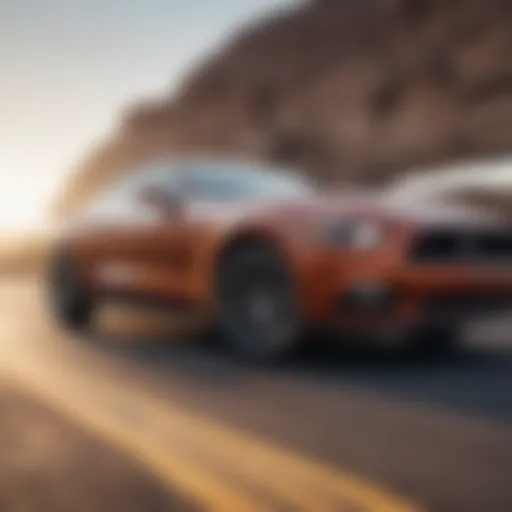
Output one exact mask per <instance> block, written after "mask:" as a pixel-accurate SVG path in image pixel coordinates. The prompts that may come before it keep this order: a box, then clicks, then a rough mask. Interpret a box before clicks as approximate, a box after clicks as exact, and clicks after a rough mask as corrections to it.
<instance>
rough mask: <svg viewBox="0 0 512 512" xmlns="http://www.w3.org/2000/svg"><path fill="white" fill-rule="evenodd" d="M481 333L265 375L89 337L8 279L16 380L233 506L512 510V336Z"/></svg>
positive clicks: (5, 314) (2, 349) (104, 336)
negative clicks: (448, 347) (455, 354)
mask: <svg viewBox="0 0 512 512" xmlns="http://www.w3.org/2000/svg"><path fill="white" fill-rule="evenodd" d="M119 331H120V332H119ZM126 331H127V332H129V333H130V336H127V335H126ZM134 333H135V334H134ZM164 334H165V336H164ZM471 334H472V335H473V337H472V339H470V342H468V349H467V354H466V355H465V356H464V357H460V358H456V359H451V360H445V361H418V360H414V359H411V358H406V357H399V356H397V355H382V354H380V355H379V354H373V355H369V354H356V353H353V352H352V353H343V352H340V353H338V352H333V351H331V350H328V349H317V350H311V351H309V352H308V353H305V354H303V355H302V356H301V357H300V358H298V359H297V360H296V361H293V362H291V363H289V364H287V365H286V366H284V367H279V368H271V369H269V368H267V369H261V368H260V369H255V368H248V367H246V366H243V365H241V364H239V363H237V362H235V361H234V360H232V359H231V358H230V357H229V356H228V355H227V354H226V353H225V352H224V351H223V350H222V349H221V348H218V347H216V346H215V345H214V344H208V343H206V342H204V343H191V342H190V341H186V340H178V339H177V338H179V336H178V335H176V339H175V340H174V341H164V340H163V338H169V336H168V332H166V331H165V330H162V329H159V332H158V333H157V334H150V333H148V332H146V331H144V330H140V329H139V330H138V331H137V330H136V329H134V328H133V326H132V325H129V326H127V325H125V326H124V328H123V327H122V326H121V328H120V329H118V330H117V331H116V330H115V329H113V328H112V327H110V328H109V327H108V326H106V327H105V326H104V327H103V329H100V331H99V332H97V333H96V334H95V335H94V336H92V337H90V338H86V339H77V338H74V337H71V336H69V335H68V334H65V333H63V332H62V331H60V330H59V329H58V328H57V327H56V326H54V325H53V324H52V322H51V320H50V319H49V316H48V313H47V311H46V310H45V304H44V300H42V299H41V296H40V290H39V289H38V287H37V285H36V284H35V283H31V282H24V283H19V282H12V281H11V282H8V281H6V282H4V283H3V284H1V285H0V373H2V372H3V373H5V374H6V375H7V374H8V375H10V376H11V377H12V378H13V379H16V380H17V382H19V383H20V384H21V383H26V384H27V385H28V387H30V386H32V389H33V391H34V392H36V393H40V396H41V398H43V399H45V400H47V401H49V402H52V399H53V401H54V402H55V403H54V405H55V406H56V407H59V404H60V406H62V407H63V408H64V409H65V408H66V407H67V409H68V413H71V415H73V416H75V417H76V419H77V421H78V422H80V423H81V424H83V425H84V426H87V424H88V423H91V424H95V425H96V426H100V427H101V428H96V431H97V432H98V435H100V430H101V432H103V433H104V434H105V436H107V437H108V436H109V435H110V438H111V439H112V441H113V442H117V444H123V443H122V442H121V443H119V442H118V440H119V439H124V445H123V447H124V448H125V449H126V450H127V451H132V452H133V455H134V457H136V458H138V459H139V460H141V461H142V462H146V463H148V462H150V463H152V469H153V470H154V471H155V472H156V473H159V476H162V474H165V475H167V476H168V477H169V482H170V483H172V485H174V484H176V485H177V488H178V489H180V490H182V489H183V488H184V489H185V491H188V492H189V494H191V495H193V494H195V495H196V498H198V501H199V502H201V501H204V500H202V497H203V498H204V497H205V496H206V497H207V498H208V499H207V500H206V501H207V502H208V503H209V504H216V505H217V507H211V508H217V509H218V510H221V509H224V510H241V508H240V507H239V506H238V505H240V504H241V503H244V500H247V496H252V498H251V500H253V503H255V502H257V501H258V500H260V499H261V500H263V498H262V492H263V491H262V489H268V490H271V491H272V492H271V493H270V494H271V495H272V500H273V501H270V498H269V497H268V496H266V497H265V500H266V501H265V503H266V506H264V507H263V508H259V509H260V510H265V509H266V510H273V509H275V510H294V509H299V510H347V511H349V510H350V511H355V510H397V511H398V510H399V507H403V508H402V509H403V510H414V509H425V510H433V511H450V512H451V511H453V512H458V511H465V512H469V511H478V512H480V511H485V512H508V511H510V510H512V333H511V332H510V331H509V332H507V330H506V328H505V327H500V328H498V329H496V330H494V331H492V330H488V331H487V332H486V331H485V330H484V331H482V332H481V333H479V334H476V333H474V332H472V333H471ZM509 340H510V343H509ZM4 370H5V371H4ZM52 386H53V387H52ZM46 388H48V393H46V392H45V390H46ZM52 393H53V394H52ZM59 400H60V402H59ZM57 402H59V403H57ZM150 404H152V405H154V407H152V408H150ZM100 409H101V410H100ZM164 426H165V428H168V429H169V430H165V431H164V430H163V429H164ZM102 429H103V430H102ZM116 429H117V430H116ZM123 429H124V430H123ZM158 429H160V430H158ZM159 439H162V440H163V439H165V442H166V443H169V442H170V441H172V440H175V443H174V444H172V443H171V444H166V445H164V444H158V442H160V441H159ZM161 442H162V443H163V442H164V441H161ZM144 443H145V444H144ZM162 447H163V448H162ZM167 449H169V450H170V451H171V452H172V455H169V456H167V455H166V453H164V452H165V450H167ZM151 450H153V451H151ZM144 454H146V455H147V454H150V455H151V454H152V455H151V456H149V455H148V456H146V457H144V456H143V455H144ZM158 454H161V457H160V458H159V457H158ZM207 455H208V456H207ZM260 459H261V460H260ZM256 466H257V467H256ZM224 476H226V479H224ZM225 481H228V482H229V485H227V484H226V485H224V482H225ZM306 485H310V486H311V492H310V493H308V492H306V490H307V489H306V488H305V486H306ZM219 486H220V487H221V488H222V491H219V492H217V490H218V488H219ZM328 495H329V499H330V501H329V502H328V503H329V504H328V505H326V503H327V501H325V500H326V499H327V498H326V497H327V496H328ZM311 496H317V498H318V499H319V500H321V499H324V501H323V502H322V503H323V505H320V503H321V501H318V503H319V505H318V506H315V504H314V503H315V502H314V501H301V499H304V500H309V499H310V498H311ZM285 497H286V500H285ZM402 499H403V500H404V501H403V502H402V501H400V500H402ZM219 500H220V501H219ZM222 500H224V501H222ZM290 501H291V502H293V504H295V505H297V504H298V505H299V506H298V508H293V507H291V508H288V505H289V502H290ZM262 502H263V501H262ZM208 503H206V504H207V505H208ZM219 503H231V506H230V507H228V506H227V505H226V506H224V507H219V506H218V504H219ZM300 505H304V506H300ZM249 508H250V507H249ZM256 509H257V508H256Z"/></svg>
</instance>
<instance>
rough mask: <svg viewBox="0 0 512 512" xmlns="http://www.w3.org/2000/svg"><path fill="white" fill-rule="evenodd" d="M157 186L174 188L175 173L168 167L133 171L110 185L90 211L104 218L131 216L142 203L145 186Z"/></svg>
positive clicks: (137, 211)
mask: <svg viewBox="0 0 512 512" xmlns="http://www.w3.org/2000/svg"><path fill="white" fill-rule="evenodd" d="M150 186H156V187H159V188H160V187H162V188H167V189H169V190H172V189H173V188H174V187H177V179H176V176H175V173H174V172H173V171H172V170H171V169H170V167H168V168H159V169H156V170H147V171H139V172H136V173H132V174H131V175H129V176H127V177H125V178H124V179H122V180H121V181H118V182H117V183H115V184H114V185H112V186H111V187H109V188H108V189H107V190H106V191H105V192H104V193H103V194H101V196H100V197H99V198H98V199H97V200H95V201H94V202H93V203H92V205H91V207H90V208H89V212H90V213H92V214H93V215H99V216H101V217H102V218H103V217H105V218H115V219H118V218H130V217H132V216H136V215H137V214H138V213H139V211H140V209H141V205H140V204H139V201H138V198H139V194H140V192H141V191H142V190H143V189H144V188H145V187H150Z"/></svg>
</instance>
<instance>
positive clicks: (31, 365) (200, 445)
mask: <svg viewBox="0 0 512 512" xmlns="http://www.w3.org/2000/svg"><path fill="white" fill-rule="evenodd" d="M14 352H15V351H12V353H11V354H10V357H9V358H8V359H9V361H3V362H2V366H4V367H6V372H7V373H8V374H9V375H11V377H12V378H15V379H16V380H17V381H18V382H20V383H21V384H22V385H24V386H26V387H29V388H30V389H31V391H32V392H34V393H36V394H37V395H39V396H40V397H42V398H43V399H44V400H46V401H47V402H49V403H50V404H53V406H54V407H55V408H58V409H59V410H61V411H63V412H65V413H66V414H67V415H68V416H69V417H70V418H72V419H74V420H75V421H77V422H79V423H80V424H81V425H84V426H85V427H87V428H89V429H90V430H91V431H93V432H94V433H96V434H97V435H99V436H101V437H103V438H105V439H107V440H108V441H109V442H110V443H112V444H115V445H117V446H119V447H121V448H123V449H124V450H126V451H128V452H130V453H131V454H132V455H133V456H134V457H136V458H137V459H138V460H139V461H141V462H143V463H144V464H146V465H147V466H148V467H150V468H151V469H152V470H153V471H154V472H155V473H156V474H157V475H158V476H159V477H160V478H162V479H163V481H165V483H167V484H168V485H170V486H172V487H174V488H177V489H178V490H181V491H182V492H184V493H185V494H187V495H188V496H190V497H191V498H193V499H194V500H195V501H197V502H199V503H202V504H203V505H205V506H206V507H207V509H208V510H215V511H216V510H219V511H222V512H223V511H228V512H229V511H234V512H238V511H240V512H245V511H247V512H252V511H253V510H255V511H260V510H261V511H265V510H272V507H271V505H270V504H271V503H272V502H274V503H275V502H276V501H277V502H279V503H283V504H287V505H289V506H292V507H293V510H314V511H319V512H321V511H331V510H332V511H335V510H336V511H340V510H341V511H343V510H361V511H372V512H373V511H375V512H406V511H407V512H409V511H411V512H412V511H416V510H419V507H418V506H417V505H415V504H412V503H410V502H409V501H407V500H404V499H401V498H399V497H396V496H393V495H392V494H391V493H389V492H388V491H387V490H384V489H381V488H379V487H377V486H375V485H373V484H371V483H369V482H366V481H363V480H362V479H360V478H357V477H355V476H353V475H351V474H349V473H346V472H345V471H340V470H338V469H336V468H333V467H329V466H327V465H325V464H323V463H321V462H318V461H314V460H311V459H310V458H307V457H304V456H301V455H298V454H296V453H294V452H292V451H290V450H286V449H285V448H283V447H281V446H278V445H275V444H272V443H270V442H267V441H263V440H262V439H260V438H259V437H257V436H255V435H251V434H248V433H246V432H241V431H239V430H236V429H234V428H231V427H227V426H225V425H221V424H219V423H217V422H215V421H212V420H211V419H209V418H205V417H203V416H202V415H197V414H195V413H191V412H189V411H184V410H182V409H180V408H179V407H178V406H175V405H174V404H169V403H167V402H164V401H159V400H157V399H156V398H153V397H151V396H150V395H149V394H147V393H143V392H141V391H140V390H138V389H137V388H135V386H133V385H130V383H121V382H118V381H115V382H114V381H111V380H109V379H106V378H103V379H101V378H99V377H98V376H96V375H94V376H92V375H89V376H87V374H86V373H83V374H82V373H81V372H77V371H76V368H67V367H66V366H65V365H62V364H58V361H56V360H55V359H54V358H52V357H51V354H49V355H48V354H47V355H43V353H41V354H37V355H34V354H27V353H26V352H23V351H20V353H19V354H15V353H14ZM134 388H135V389H134Z"/></svg>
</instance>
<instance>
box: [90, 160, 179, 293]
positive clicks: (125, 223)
mask: <svg viewBox="0 0 512 512" xmlns="http://www.w3.org/2000/svg"><path fill="white" fill-rule="evenodd" d="M161 181H162V172H161V170H157V171H155V170H148V169H145V170H142V171H139V172H137V173H132V174H130V176H128V177H127V178H124V179H122V180H121V181H119V182H117V183H116V184H115V185H114V186H112V187H110V188H109V189H108V190H107V191H106V192H104V193H103V194H102V196H101V197H100V198H99V200H97V201H95V202H94V203H93V205H92V207H91V208H90V209H89V210H88V211H87V212H86V214H85V218H84V220H85V226H87V227H88V228H87V232H88V233H89V234H88V235H87V234H86V235H84V237H83V239H84V242H83V243H84V244H85V245H86V253H87V255H88V257H89V258H90V260H91V261H93V265H92V267H93V274H94V275H93V276H92V277H93V280H94V281H95V283H96V285H97V286H98V288H99V289H101V290H103V291H104V292H106V293H114V294H130V295H147V294H150V293H151V292H152V290H153V289H154V283H155V281H158V269H157V268H155V266H154V265H151V264H150V263H151V255H152V253H153V252H154V251H155V249H156V246H158V245H159V244H158V240H157V239H158V237H159V236H160V235H159V228H160V227H161V226H162V225H164V224H165V225H166V226H168V227H171V225H172V219H171V218H170V217H169V215H167V213H165V212H164V211H161V210H159V209H156V208H153V207H151V205H149V204H147V202H145V201H144V200H143V195H142V194H141V192H142V191H144V190H145V189H147V188H148V187H151V186H157V185H158V183H161ZM173 234H174V232H173V230H172V229H170V230H169V231H167V232H166V242H171V240H172V237H173ZM171 245H172V244H171ZM166 247H169V245H166ZM163 284H164V283H163Z"/></svg>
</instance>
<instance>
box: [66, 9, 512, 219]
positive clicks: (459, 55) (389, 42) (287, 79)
mask: <svg viewBox="0 0 512 512" xmlns="http://www.w3.org/2000/svg"><path fill="white" fill-rule="evenodd" d="M511 53H512V0H311V1H309V2H307V3H304V4H302V6H301V7H298V8H296V9H294V10H290V11H286V12H282V13H281V14H280V15H279V16H275V15H274V16H273V17H272V18H268V19H266V20H261V21H260V22H258V23H257V24H256V25H254V26H253V27H252V28H249V29H247V30H246V31H245V32H243V33H241V34H238V35H237V36H235V37H234V38H233V39H232V40H230V41H228V43H227V45H226V46H225V48H223V49H221V50H220V51H219V52H218V53H217V54H215V55H214V56H213V57H212V58H211V59H210V60H209V61H208V62H206V63H205V64H204V65H203V66H201V67H200V68H199V69H197V70H196V71H195V72H194V73H193V74H192V75H191V76H189V77H188V78H187V79H186V80H185V81H184V83H183V84H182V87H181V89H180V90H179V92H178V94H176V95H174V96H173V97H172V98H169V100H168V101H167V102H165V103H161V104H149V105H139V106H135V107H134V108H131V109H129V111H128V113H127V115H126V116H125V118H124V120H123V121H122V124H121V129H120V130H119V132H118V133H117V134H116V135H115V136H114V138H113V139H112V140H110V141H107V142H106V143H105V144H104V145H103V146H102V147H100V148H98V149H97V151H96V152H95V153H94V154H92V155H90V156H89V158H88V159H87V160H86V161H85V162H83V163H82V165H80V167H79V168H78V169H77V171H76V173H75V175H74V177H73V179H72V180H71V182H70V183H69V186H68V188H67V191H66V192H65V194H64V195H63V197H61V200H60V201H59V204H58V205H57V209H59V210H60V211H66V210H68V209H70V208H71V207H72V205H74V204H75V203H76V202H77V201H79V200H80V199H81V198H83V197H86V196H87V195H88V194H89V193H90V191H91V190H93V189H94V188H95V187H97V186H98V185H99V184H100V183H102V182H103V181H104V180H107V179H110V178H111V177H112V176H113V175H116V174H118V173H121V172H122V171H123V169H125V168H126V166H128V165H131V164H135V163H138V162H141V161H143V160H144V159H146V158H150V157H154V156H157V155H162V154H168V153H174V152H180V151H185V152H186V151H200V152H207V153H212V152H223V153H226V152H229V153H236V154H249V155H251V156H252V155H255V156H257V157H262V158H265V159H270V160H277V161H284V162H286V163H291V164H299V165H303V166H306V167H307V168H308V169H309V170H310V172H311V173H314V174H315V175H316V176H318V178H320V179H323V180H341V179H342V180H357V181H360V182H368V181H372V182H375V181H377V182H379V181H381V180H384V179H386V178H388V177H389V176H390V175H392V174H394V173H396V172H399V171H403V170H404V169H406V168H407V167H408V166H410V165H421V164H432V163H437V162H445V161H449V160H452V159H461V158H468V157H474V156H485V155H490V154H500V153H504V152H507V151H509V150H510V149H512V59H511Z"/></svg>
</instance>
